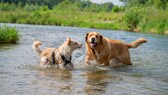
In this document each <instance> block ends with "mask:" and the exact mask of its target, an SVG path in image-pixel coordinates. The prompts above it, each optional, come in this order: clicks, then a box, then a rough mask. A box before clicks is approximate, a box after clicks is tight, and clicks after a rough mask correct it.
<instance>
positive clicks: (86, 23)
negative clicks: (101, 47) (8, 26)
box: [0, 0, 168, 34]
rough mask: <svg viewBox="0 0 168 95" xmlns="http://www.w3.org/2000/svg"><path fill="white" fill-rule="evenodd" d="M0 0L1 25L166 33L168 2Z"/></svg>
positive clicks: (141, 0)
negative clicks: (116, 3) (54, 26)
mask: <svg viewBox="0 0 168 95" xmlns="http://www.w3.org/2000/svg"><path fill="white" fill-rule="evenodd" d="M0 1H1V2H2V1H3V2H2V3H0V17H1V18H0V22H6V23H7V22H9V23H27V24H45V25H58V26H78V27H90V28H101V29H120V30H129V31H142V32H150V33H158V34H168V18H167V17H168V12H167V10H168V3H167V1H168V0H120V1H122V2H124V4H125V5H124V6H114V5H113V4H112V3H110V2H107V3H102V4H96V3H92V2H91V1H90V0H54V1H53V0H0ZM4 2H6V3H4ZM51 3H52V4H51Z"/></svg>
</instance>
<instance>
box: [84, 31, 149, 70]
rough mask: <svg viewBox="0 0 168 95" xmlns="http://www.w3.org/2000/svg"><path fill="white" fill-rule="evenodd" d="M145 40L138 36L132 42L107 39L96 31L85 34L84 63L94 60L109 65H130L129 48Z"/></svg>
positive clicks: (135, 46)
mask: <svg viewBox="0 0 168 95" xmlns="http://www.w3.org/2000/svg"><path fill="white" fill-rule="evenodd" d="M145 42H147V40H146V39H144V38H140V39H137V40H136V41H134V42H132V43H129V44H127V43H124V42H122V41H119V40H114V39H109V38H106V37H104V36H103V35H101V34H99V33H97V32H88V33H87V34H86V51H87V53H86V58H85V63H86V64H90V62H91V61H96V63H98V64H102V65H106V66H108V65H110V66H112V67H115V66H122V65H124V64H126V65H131V64H132V63H131V60H130V53H129V50H128V49H129V48H137V47H138V46H139V45H140V44H142V43H145Z"/></svg>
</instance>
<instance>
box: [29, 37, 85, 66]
mask: <svg viewBox="0 0 168 95" xmlns="http://www.w3.org/2000/svg"><path fill="white" fill-rule="evenodd" d="M41 44H42V42H41V41H34V42H33V45H32V47H33V49H34V51H35V52H36V53H37V54H38V55H39V56H40V65H41V66H42V67H53V66H54V67H58V68H60V69H74V64H73V63H72V62H71V63H68V64H67V65H64V64H65V63H64V61H63V60H62V58H61V56H60V54H63V55H64V56H65V58H66V59H67V60H70V57H71V55H72V53H73V51H74V50H76V49H78V48H81V46H82V44H80V43H79V42H77V41H74V40H71V39H70V38H67V40H66V41H65V42H64V43H63V44H62V45H61V46H59V47H58V48H46V49H44V50H41V49H40V48H39V45H41ZM53 51H54V53H55V62H56V63H57V64H58V65H57V64H55V65H54V64H53V58H52V52H53Z"/></svg>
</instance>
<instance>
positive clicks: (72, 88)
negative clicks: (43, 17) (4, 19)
mask: <svg viewBox="0 0 168 95" xmlns="http://www.w3.org/2000/svg"><path fill="white" fill-rule="evenodd" d="M1 25H2V23H1ZM6 25H7V26H12V27H16V28H17V29H18V30H19V31H20V35H21V37H20V41H19V42H18V44H14V45H4V44H1V45H0V95H79V94H80V95H168V69H167V68H168V36H165V35H156V34H144V33H134V32H125V31H118V30H101V29H91V28H77V27H62V26H43V25H26V24H6ZM89 31H96V32H99V33H101V34H103V35H104V36H106V37H109V38H112V39H118V40H122V41H124V42H127V43H129V42H132V41H134V40H136V39H138V38H141V37H143V38H146V39H147V40H148V42H147V43H145V44H143V45H141V46H140V47H138V48H136V49H130V53H131V60H132V63H133V65H132V66H124V67H118V68H110V67H101V66H97V65H96V66H92V67H86V66H85V65H84V57H85V53H86V50H85V35H86V33H87V32H89ZM66 37H71V38H72V39H75V40H78V41H79V42H81V43H82V44H83V46H82V48H81V49H79V50H77V51H75V52H74V53H73V56H72V62H73V63H74V64H75V69H74V70H71V71H68V70H59V69H55V68H41V67H40V65H39V62H40V60H39V57H38V56H37V54H36V53H35V52H34V51H33V49H32V42H33V40H35V39H38V40H40V41H42V42H43V45H42V46H41V47H40V48H42V49H44V48H46V47H49V46H50V47H58V46H59V45H61V44H62V43H63V42H64V41H65V40H66Z"/></svg>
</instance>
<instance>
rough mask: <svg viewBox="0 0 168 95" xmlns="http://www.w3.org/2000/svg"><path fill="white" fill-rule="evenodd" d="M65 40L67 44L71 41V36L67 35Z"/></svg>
mask: <svg viewBox="0 0 168 95" xmlns="http://www.w3.org/2000/svg"><path fill="white" fill-rule="evenodd" d="M66 42H67V44H68V45H69V44H70V43H71V38H69V37H67V38H66Z"/></svg>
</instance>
